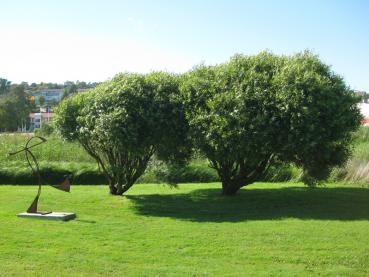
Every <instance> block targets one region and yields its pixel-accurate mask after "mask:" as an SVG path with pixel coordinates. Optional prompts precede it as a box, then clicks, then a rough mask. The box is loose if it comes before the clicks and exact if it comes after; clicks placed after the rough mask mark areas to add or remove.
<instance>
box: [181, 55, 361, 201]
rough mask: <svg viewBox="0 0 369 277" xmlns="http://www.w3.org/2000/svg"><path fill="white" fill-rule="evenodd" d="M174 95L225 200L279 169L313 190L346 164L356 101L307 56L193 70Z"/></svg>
mask: <svg viewBox="0 0 369 277" xmlns="http://www.w3.org/2000/svg"><path fill="white" fill-rule="evenodd" d="M181 93H182V96H183V98H184V103H185V105H186V117H187V119H188V121H189V125H190V134H191V138H192V140H193V141H194V143H195V145H196V146H197V147H198V148H199V149H200V150H201V151H202V152H203V153H204V154H205V155H206V157H207V158H208V159H209V161H210V165H211V167H213V168H214V169H216V171H217V172H218V174H219V177H220V179H221V181H222V189H223V190H222V191H223V194H224V195H233V194H235V193H236V192H237V191H238V190H239V189H240V188H241V187H243V186H246V185H249V184H251V183H253V182H255V181H257V180H259V179H260V177H262V176H263V174H264V173H265V171H266V170H267V169H268V167H269V166H270V165H272V164H273V163H275V162H280V161H284V162H288V163H295V164H296V165H298V166H301V167H303V169H304V173H305V178H304V180H305V182H306V183H307V184H309V185H313V184H315V182H316V181H317V180H321V179H324V178H325V177H327V174H328V173H329V170H330V169H331V168H332V167H333V166H335V165H339V164H342V163H343V162H344V161H345V160H346V159H347V157H348V154H349V143H350V140H351V132H352V131H354V130H355V129H356V128H357V127H358V126H359V122H360V112H359V110H358V109H357V107H356V105H355V104H356V101H357V99H356V98H355V97H354V95H353V94H352V93H351V92H350V90H349V89H348V88H347V87H346V85H345V83H344V82H343V80H342V79H341V78H340V77H339V76H337V75H335V74H334V73H333V72H332V71H331V70H330V68H329V67H328V66H326V65H324V64H323V63H322V62H321V61H320V60H319V59H318V58H317V57H316V56H314V55H312V54H311V53H309V52H304V53H302V54H298V55H295V56H292V57H287V56H276V55H273V54H270V53H267V52H263V53H261V54H259V55H256V56H243V55H236V56H234V57H233V58H232V59H231V60H230V61H229V62H228V63H225V64H221V65H217V66H199V67H196V68H195V69H194V70H192V71H191V72H189V73H188V74H186V75H185V77H184V78H183V82H182V84H181Z"/></svg>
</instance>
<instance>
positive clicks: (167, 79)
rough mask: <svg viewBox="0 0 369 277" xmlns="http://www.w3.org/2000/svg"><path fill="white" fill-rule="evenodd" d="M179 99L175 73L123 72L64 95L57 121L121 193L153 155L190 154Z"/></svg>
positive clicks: (167, 157)
mask: <svg viewBox="0 0 369 277" xmlns="http://www.w3.org/2000/svg"><path fill="white" fill-rule="evenodd" d="M180 100H181V99H180V98H179V93H178V78H177V77H176V76H174V75H170V74H166V73H160V72H158V73H151V74H148V75H141V74H129V73H125V74H119V75H117V76H115V77H114V78H113V79H112V80H111V81H108V82H105V83H103V84H101V85H100V86H98V87H97V88H95V89H94V90H92V91H89V93H82V94H78V95H76V96H73V97H70V98H67V99H65V100H64V101H63V102H62V103H61V104H60V106H59V108H58V109H57V116H56V119H55V123H56V126H57V128H58V129H59V131H60V133H61V135H62V136H63V137H64V138H66V139H69V140H77V141H78V142H79V143H80V144H81V145H82V146H83V147H84V149H85V150H86V151H87V152H88V153H89V154H90V155H91V156H92V157H93V158H94V159H95V160H96V161H97V162H98V164H99V166H100V167H101V169H102V170H103V172H104V173H105V175H106V177H107V179H108V182H109V187H110V192H111V193H112V194H119V195H120V194H122V193H124V192H125V191H127V190H128V189H129V188H130V187H131V186H132V185H133V184H134V183H135V182H136V181H137V179H138V178H139V177H140V176H141V175H142V174H143V173H144V171H145V169H146V167H147V165H148V162H149V160H150V158H151V157H152V156H153V154H154V153H156V154H157V155H158V157H160V158H162V159H164V160H169V161H173V160H175V161H177V160H178V159H180V160H183V159H185V158H186V157H187V156H186V155H187V151H184V150H185V149H186V147H185V146H186V144H185V138H186V131H187V125H186V121H185V120H184V111H183V108H182V103H181V101H180ZM177 157H179V158H177Z"/></svg>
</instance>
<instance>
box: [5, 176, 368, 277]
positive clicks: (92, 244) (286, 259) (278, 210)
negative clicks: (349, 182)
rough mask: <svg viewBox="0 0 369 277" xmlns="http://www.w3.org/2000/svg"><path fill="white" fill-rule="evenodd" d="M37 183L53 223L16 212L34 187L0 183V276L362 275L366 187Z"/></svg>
mask: <svg viewBox="0 0 369 277" xmlns="http://www.w3.org/2000/svg"><path fill="white" fill-rule="evenodd" d="M107 191H108V189H107V187H105V186H75V187H72V193H71V194H66V193H63V192H60V191H57V190H55V189H53V188H50V187H45V190H44V191H43V195H42V199H41V202H40V208H41V210H48V209H52V210H54V211H69V212H76V213H77V219H76V220H73V221H69V222H53V221H45V220H37V219H25V218H17V217H16V216H15V214H16V213H18V212H23V211H24V210H25V209H26V208H27V207H28V205H29V204H30V202H31V201H32V200H33V197H34V195H35V193H36V187H34V186H27V187H23V186H0V276H317V275H321V276H369V188H360V187H353V186H342V185H328V186H327V187H325V188H318V189H310V188H306V187H304V186H303V185H301V184H291V183H290V184H288V183H287V184H256V185H252V186H250V187H248V188H244V189H242V191H241V192H240V194H239V195H238V196H236V197H228V198H224V197H222V196H220V195H219V194H220V185H219V184H185V185H180V186H179V188H178V189H171V188H169V187H166V186H163V185H136V186H134V187H133V188H132V189H131V190H130V191H129V193H128V194H127V196H124V197H114V196H110V195H108V193H107Z"/></svg>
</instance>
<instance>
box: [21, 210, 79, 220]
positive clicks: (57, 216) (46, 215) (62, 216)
mask: <svg viewBox="0 0 369 277" xmlns="http://www.w3.org/2000/svg"><path fill="white" fill-rule="evenodd" d="M17 216H18V217H30V218H42V219H48V220H62V221H67V220H71V219H74V218H76V214H74V213H64V212H39V213H20V214H17Z"/></svg>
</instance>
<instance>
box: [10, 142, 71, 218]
mask: <svg viewBox="0 0 369 277" xmlns="http://www.w3.org/2000/svg"><path fill="white" fill-rule="evenodd" d="M35 139H37V140H40V141H39V142H37V143H34V144H30V142H31V141H32V140H35ZM46 141H47V140H46V139H45V138H43V137H40V136H33V137H31V138H29V139H28V140H27V142H26V145H25V147H24V148H23V149H21V150H18V151H16V152H12V153H9V156H12V155H16V154H18V153H21V152H23V151H24V152H25V155H26V159H27V163H28V165H29V167H30V168H31V170H32V173H33V175H34V176H35V177H36V178H37V179H38V191H37V195H36V197H35V199H34V200H33V202H32V204H31V206H30V207H29V208H28V210H27V213H36V214H42V215H44V214H49V213H51V212H40V211H38V210H37V206H38V200H39V198H40V195H41V186H42V184H46V182H45V181H44V180H43V179H42V177H41V174H40V166H39V164H38V162H37V159H36V157H35V155H34V154H33V153H32V152H31V150H30V149H31V148H33V147H35V146H38V145H40V144H42V143H44V142H46ZM30 158H31V159H32V161H33V163H34V165H32V162H31V160H30ZM51 186H52V187H54V188H56V189H59V190H62V191H65V192H70V182H69V179H68V177H66V179H65V180H64V181H63V182H62V183H61V184H60V185H51Z"/></svg>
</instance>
